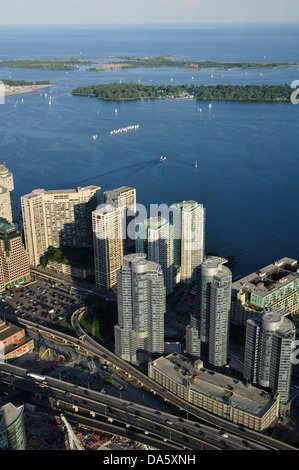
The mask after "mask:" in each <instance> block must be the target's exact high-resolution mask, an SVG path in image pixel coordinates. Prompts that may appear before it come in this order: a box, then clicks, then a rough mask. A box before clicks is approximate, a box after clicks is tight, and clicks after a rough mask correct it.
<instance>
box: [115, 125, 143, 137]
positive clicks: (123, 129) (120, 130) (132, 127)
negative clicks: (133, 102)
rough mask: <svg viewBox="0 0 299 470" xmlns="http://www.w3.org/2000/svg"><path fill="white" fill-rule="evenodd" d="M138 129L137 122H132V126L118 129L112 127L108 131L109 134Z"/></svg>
mask: <svg viewBox="0 0 299 470" xmlns="http://www.w3.org/2000/svg"><path fill="white" fill-rule="evenodd" d="M136 129H139V124H134V125H133V126H127V127H121V128H120V129H114V130H113V131H110V134H111V135H112V134H121V133H122V132H128V131H133V130H136Z"/></svg>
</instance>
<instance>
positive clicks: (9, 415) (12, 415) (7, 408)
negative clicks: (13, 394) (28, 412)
mask: <svg viewBox="0 0 299 470" xmlns="http://www.w3.org/2000/svg"><path fill="white" fill-rule="evenodd" d="M23 408H24V407H23V405H22V406H18V407H17V406H15V405H13V404H12V403H6V404H5V405H3V406H2V407H1V408H0V434H1V433H3V432H4V431H5V430H6V429H7V428H9V427H10V426H12V425H13V424H14V423H15V421H17V419H18V418H19V417H20V415H21V413H22V411H23Z"/></svg>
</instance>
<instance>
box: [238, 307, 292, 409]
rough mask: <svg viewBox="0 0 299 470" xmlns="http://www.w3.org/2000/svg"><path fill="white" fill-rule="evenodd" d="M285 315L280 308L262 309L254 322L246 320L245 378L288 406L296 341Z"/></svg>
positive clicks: (290, 324)
mask: <svg viewBox="0 0 299 470" xmlns="http://www.w3.org/2000/svg"><path fill="white" fill-rule="evenodd" d="M286 315H288V312H286V311H285V310H283V309H281V308H280V307H265V308H264V312H263V313H262V314H261V315H259V316H258V317H256V318H252V319H249V320H247V325H246V341H245V357H244V378H245V379H246V380H247V381H248V382H250V383H253V384H259V385H260V386H261V387H264V388H268V389H270V390H271V392H272V393H273V394H274V393H279V401H280V404H282V405H284V406H285V405H287V404H288V402H289V398H290V386H291V371H292V360H291V358H292V345H293V341H294V340H295V337H296V328H295V325H294V324H293V322H292V321H291V320H289V319H287V318H286Z"/></svg>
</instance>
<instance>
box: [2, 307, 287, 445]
mask: <svg viewBox="0 0 299 470" xmlns="http://www.w3.org/2000/svg"><path fill="white" fill-rule="evenodd" d="M85 312H86V309H85V308H84V307H82V308H80V309H79V310H77V311H76V312H74V313H73V315H72V317H71V324H72V327H73V331H74V332H75V334H76V335H77V337H72V336H69V335H66V334H64V333H60V332H58V331H56V330H53V329H51V328H47V327H45V326H42V325H36V324H35V323H33V322H30V321H28V320H24V319H18V321H19V322H20V323H22V324H24V325H25V326H26V327H27V328H28V329H36V330H38V331H39V332H40V333H41V334H44V335H46V336H48V337H51V338H52V339H53V340H55V341H57V342H60V343H61V342H62V343H65V344H68V345H71V346H72V347H74V348H76V349H78V350H79V351H80V352H82V353H84V354H86V355H93V356H96V357H98V358H100V359H102V360H104V361H106V363H107V364H109V365H110V366H111V367H114V368H115V369H116V370H121V371H122V372H123V373H124V374H125V375H126V376H127V377H128V378H134V379H135V380H136V381H137V382H138V384H139V385H142V386H145V387H146V388H147V389H148V390H149V391H150V392H151V393H153V394H157V395H158V396H160V397H161V398H162V399H163V400H164V401H165V403H166V404H171V405H173V406H175V407H176V408H177V409H178V410H180V411H184V412H185V413H186V415H188V416H189V418H190V419H193V420H194V421H195V422H197V423H204V424H205V425H206V426H209V427H212V428H215V429H218V430H220V429H222V430H225V431H226V432H227V433H228V434H229V435H230V436H235V437H236V438H239V439H243V440H246V441H248V442H251V443H252V444H255V445H261V446H263V447H264V448H265V449H271V450H295V449H294V447H292V446H289V445H287V444H285V443H283V442H280V441H277V440H275V439H273V438H271V437H269V436H266V435H264V434H261V433H257V432H255V431H252V430H250V429H246V430H244V429H241V428H240V427H239V426H238V425H235V424H233V423H231V422H229V421H226V420H224V419H221V418H219V417H217V416H215V415H212V414H210V413H208V412H206V411H204V410H202V409H200V408H198V407H195V406H194V405H192V404H190V403H188V402H186V401H184V400H182V399H180V398H179V397H177V396H176V395H173V394H172V393H170V392H167V393H165V390H164V389H163V387H161V386H160V385H158V384H157V383H156V382H154V381H153V380H151V379H150V378H149V377H148V376H146V375H145V374H143V373H142V372H140V371H139V370H138V369H137V368H136V367H134V366H133V365H131V364H129V363H127V362H125V361H123V360H122V359H120V358H119V357H117V356H116V355H115V354H114V353H112V352H111V351H109V350H108V349H106V348H105V347H103V346H102V345H100V344H99V343H98V342H96V341H95V340H93V339H92V338H90V337H89V336H88V335H86V333H85V331H84V330H83V329H82V328H81V326H80V318H81V317H82V315H84V313H85ZM83 334H84V335H85V337H84V342H83V341H81V340H80V339H78V338H79V337H82V335H83ZM4 366H6V367H7V365H6V364H0V371H2V370H3V367H4ZM52 380H54V379H52ZM47 381H48V379H47ZM66 383H67V382H66ZM69 386H72V385H71V384H69ZM89 392H90V391H89ZM89 392H88V393H89ZM93 393H96V392H93ZM99 395H100V396H99ZM60 398H61V397H60ZM105 398H106V397H104V396H103V395H102V394H99V393H98V394H97V402H100V403H102V404H103V403H104V402H105ZM64 399H65V400H64V401H66V402H69V401H68V400H66V397H64ZM84 399H85V400H86V398H84ZM109 399H112V398H111V397H109ZM115 400H117V399H115ZM99 406H100V405H99ZM113 406H115V407H116V409H119V407H120V406H123V405H119V404H118V405H117V402H114V405H113ZM134 406H137V405H134ZM111 409H112V407H111ZM151 412H152V413H153V410H151ZM106 413H107V408H106ZM112 413H113V412H112ZM126 416H127V415H126ZM110 418H111V419H113V417H111V416H110ZM135 419H136V418H135ZM156 419H157V415H155V420H156ZM129 424H130V423H129ZM181 442H182V441H181Z"/></svg>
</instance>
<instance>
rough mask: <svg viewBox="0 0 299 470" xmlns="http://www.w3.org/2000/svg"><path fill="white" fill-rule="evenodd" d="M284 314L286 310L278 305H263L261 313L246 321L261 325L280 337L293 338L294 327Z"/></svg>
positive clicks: (294, 333)
mask: <svg viewBox="0 0 299 470" xmlns="http://www.w3.org/2000/svg"><path fill="white" fill-rule="evenodd" d="M286 315H288V312H286V311H285V310H284V309H282V308H280V307H265V308H264V311H263V313H261V314H260V315H259V316H257V317H254V318H251V319H249V320H248V322H251V323H255V324H257V325H259V326H263V328H266V329H267V330H268V331H269V330H271V331H273V332H275V333H276V334H277V335H279V336H281V337H284V338H289V339H295V335H296V327H295V325H294V323H293V322H292V320H290V319H289V318H286Z"/></svg>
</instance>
